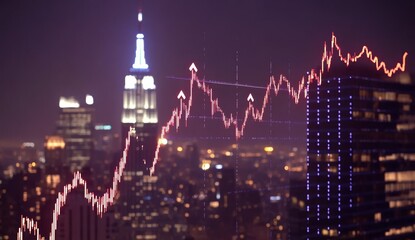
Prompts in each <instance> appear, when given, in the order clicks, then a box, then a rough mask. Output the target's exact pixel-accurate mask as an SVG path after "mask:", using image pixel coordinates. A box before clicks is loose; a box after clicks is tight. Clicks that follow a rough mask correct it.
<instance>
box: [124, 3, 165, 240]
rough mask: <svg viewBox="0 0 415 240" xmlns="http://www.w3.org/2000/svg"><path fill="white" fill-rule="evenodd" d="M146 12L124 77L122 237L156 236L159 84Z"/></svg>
mask: <svg viewBox="0 0 415 240" xmlns="http://www.w3.org/2000/svg"><path fill="white" fill-rule="evenodd" d="M142 21H143V15H142V13H141V10H140V11H139V13H138V34H137V36H136V37H137V38H136V53H135V61H134V64H133V65H132V67H131V68H130V71H129V73H128V74H127V75H126V76H125V82H124V93H123V112H122V118H121V123H122V135H121V139H122V149H124V146H125V142H124V141H125V138H126V137H127V136H128V132H129V130H130V128H134V129H135V135H134V136H132V138H133V139H131V142H130V148H129V149H130V150H129V153H128V159H127V164H126V166H125V171H124V175H123V182H122V183H121V185H120V188H121V189H120V192H121V195H120V199H119V201H120V204H119V207H118V212H119V215H118V216H119V218H120V219H121V220H122V225H121V229H122V230H121V231H120V235H119V238H120V239H157V231H159V227H160V226H159V225H158V222H159V220H158V217H159V213H158V210H157V209H158V208H159V207H160V205H159V201H158V200H157V198H156V197H155V195H154V191H155V186H154V185H155V183H156V182H157V179H158V178H157V177H156V176H149V173H150V171H149V168H150V167H151V165H152V161H153V159H154V153H155V149H156V146H157V139H158V117H157V105H156V85H155V83H154V78H153V76H152V75H151V74H150V69H149V66H148V64H147V63H146V59H145V52H144V34H143V33H142V31H141V24H142Z"/></svg>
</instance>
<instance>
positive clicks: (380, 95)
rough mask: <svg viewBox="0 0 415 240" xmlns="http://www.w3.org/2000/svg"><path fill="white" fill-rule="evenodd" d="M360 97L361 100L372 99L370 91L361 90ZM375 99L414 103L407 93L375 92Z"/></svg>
mask: <svg viewBox="0 0 415 240" xmlns="http://www.w3.org/2000/svg"><path fill="white" fill-rule="evenodd" d="M359 96H360V98H361V99H368V98H370V93H369V91H368V90H365V89H360V91H359ZM373 99H375V100H378V101H398V102H401V103H412V97H411V95H409V94H405V93H396V92H381V91H374V92H373Z"/></svg>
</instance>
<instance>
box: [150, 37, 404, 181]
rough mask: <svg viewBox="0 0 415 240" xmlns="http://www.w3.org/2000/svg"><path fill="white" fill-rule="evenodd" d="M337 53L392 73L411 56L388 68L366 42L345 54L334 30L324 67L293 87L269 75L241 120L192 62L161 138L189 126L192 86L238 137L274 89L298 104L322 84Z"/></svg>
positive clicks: (343, 60)
mask: <svg viewBox="0 0 415 240" xmlns="http://www.w3.org/2000/svg"><path fill="white" fill-rule="evenodd" d="M336 53H337V55H336ZM334 56H337V57H338V59H339V60H340V62H341V63H343V64H345V65H346V66H349V65H350V63H352V62H357V61H358V60H359V59H361V58H366V59H367V60H369V61H370V62H372V63H373V64H374V65H375V67H376V70H378V71H381V70H382V71H383V73H384V74H385V75H387V76H388V77H391V76H392V75H393V74H395V73H396V72H397V71H405V65H406V57H407V56H408V53H407V52H405V53H404V54H403V56H402V63H400V62H398V63H397V64H396V65H395V67H392V68H387V67H386V63H385V62H383V61H379V58H378V57H377V56H375V55H374V54H373V53H372V51H370V50H369V48H368V47H367V46H363V47H362V49H361V51H360V52H359V53H358V54H356V53H355V54H350V53H347V54H346V55H343V54H342V50H341V48H340V46H339V45H338V43H337V38H336V36H335V35H334V33H333V34H332V37H331V44H330V48H328V47H327V44H326V43H324V46H323V54H322V56H321V69H319V70H316V69H311V70H310V71H308V72H307V75H305V76H303V77H302V78H301V80H300V81H299V82H298V84H297V87H292V86H291V82H290V81H289V79H288V78H287V77H286V76H284V75H282V74H281V75H279V77H278V78H276V77H275V76H270V78H269V83H268V85H267V86H266V87H264V88H263V89H265V93H264V97H263V100H262V106H261V107H259V108H257V107H255V105H254V104H253V102H254V98H253V97H252V96H251V95H250V96H248V99H247V100H248V105H247V107H246V109H245V111H244V114H243V116H244V117H243V121H242V122H241V123H239V122H240V121H238V119H237V118H236V117H235V116H236V115H237V114H234V113H230V114H228V113H226V112H225V111H224V110H223V109H222V107H221V105H220V104H219V99H218V98H217V97H214V94H213V89H212V88H211V87H210V86H209V85H208V84H207V82H206V81H204V80H203V79H199V77H198V76H197V67H196V65H195V64H194V63H192V65H191V66H190V68H189V70H190V72H191V78H190V86H189V92H190V93H189V97H188V98H187V99H186V96H185V94H184V92H183V90H181V91H180V93H179V95H178V99H179V101H180V103H179V106H178V107H176V108H174V109H173V111H172V114H171V116H170V118H169V120H168V121H167V122H166V124H165V125H164V126H162V129H161V134H160V138H161V139H165V138H166V135H167V134H168V133H169V132H170V130H171V128H172V127H174V128H175V129H176V131H178V130H179V127H180V124H181V121H182V120H184V122H185V126H187V122H188V118H189V116H190V112H191V110H192V106H193V102H192V100H193V89H194V88H196V89H199V90H200V91H201V92H202V94H204V95H206V96H207V97H208V98H209V100H210V109H211V112H210V113H211V116H213V115H215V114H217V115H219V116H220V117H221V118H222V122H223V126H224V128H226V129H228V128H230V127H234V129H235V138H236V139H239V138H240V137H242V136H243V135H244V130H245V127H246V125H247V121H248V119H249V118H251V119H252V120H254V121H262V120H263V116H264V113H265V109H266V108H267V105H268V103H269V100H270V97H271V93H274V96H277V95H278V94H279V92H280V91H282V90H283V89H285V90H286V91H288V95H289V97H290V100H292V101H294V103H295V104H298V103H299V101H300V98H301V97H303V98H306V97H307V95H308V90H309V87H310V85H311V84H312V83H313V82H317V84H318V85H321V84H322V75H323V73H325V72H327V71H329V70H330V67H331V64H332V60H333V57H334ZM221 84H226V85H228V84H229V85H234V84H232V83H223V82H222V83H221ZM239 85H240V84H237V85H236V86H239ZM250 98H251V101H250ZM160 146H161V143H160V142H159V143H158V144H157V147H156V151H155V157H154V159H153V164H152V166H151V168H150V174H151V175H153V174H154V171H155V167H156V165H157V162H158V158H159V151H160Z"/></svg>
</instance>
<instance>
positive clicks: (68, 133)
mask: <svg viewBox="0 0 415 240" xmlns="http://www.w3.org/2000/svg"><path fill="white" fill-rule="evenodd" d="M88 96H89V95H88ZM88 96H87V103H88V105H87V106H80V104H79V102H78V101H77V100H76V99H74V98H64V97H61V98H60V101H59V107H60V112H59V119H58V122H57V129H56V133H57V135H59V136H61V137H62V138H63V140H64V142H65V145H64V147H65V154H64V155H65V161H64V163H63V164H62V165H64V166H67V167H69V168H70V170H71V171H72V172H73V171H76V170H81V169H82V168H83V167H84V166H86V165H87V164H88V162H89V161H90V160H91V157H92V155H93V130H94V126H93V112H94V110H93V108H92V107H91V106H90V105H89V104H92V103H91V101H90V98H89V97H88Z"/></svg>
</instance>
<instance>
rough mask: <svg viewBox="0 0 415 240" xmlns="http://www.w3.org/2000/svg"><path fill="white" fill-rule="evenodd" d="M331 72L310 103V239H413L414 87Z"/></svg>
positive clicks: (354, 73)
mask: <svg viewBox="0 0 415 240" xmlns="http://www.w3.org/2000/svg"><path fill="white" fill-rule="evenodd" d="M331 74H333V75H332V76H328V75H326V76H325V78H324V79H323V81H322V84H321V85H317V84H312V85H311V86H310V90H309V95H308V98H307V127H308V128H307V149H308V156H307V176H306V189H307V190H306V212H307V219H306V222H307V227H306V228H307V229H306V232H307V239H339V238H341V239H378V238H382V239H384V238H385V239H413V238H415V188H414V187H415V161H414V160H415V104H414V100H415V85H414V84H413V83H411V81H410V79H409V78H408V76H407V77H401V78H399V79H398V78H397V79H380V78H379V76H376V75H374V73H370V72H369V73H368V72H367V71H365V70H362V69H360V70H357V71H355V70H353V69H348V70H339V71H335V70H332V71H331Z"/></svg>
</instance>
